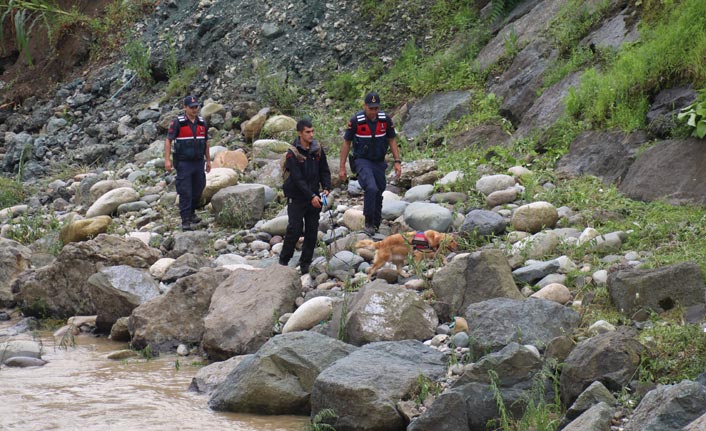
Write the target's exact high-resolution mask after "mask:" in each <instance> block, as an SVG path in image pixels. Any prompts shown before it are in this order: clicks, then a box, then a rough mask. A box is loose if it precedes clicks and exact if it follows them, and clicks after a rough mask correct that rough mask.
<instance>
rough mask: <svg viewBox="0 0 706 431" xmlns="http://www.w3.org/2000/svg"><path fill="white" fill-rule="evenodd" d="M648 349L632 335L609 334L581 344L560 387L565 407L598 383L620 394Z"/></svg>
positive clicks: (570, 356)
mask: <svg viewBox="0 0 706 431" xmlns="http://www.w3.org/2000/svg"><path fill="white" fill-rule="evenodd" d="M644 352H645V347H644V346H643V345H642V344H640V343H639V342H638V341H637V340H636V339H634V338H633V337H632V336H630V335H629V334H624V333H623V332H621V331H616V332H606V333H605V334H600V335H596V336H595V337H591V338H589V339H587V340H584V341H582V342H581V343H579V344H578V345H577V346H576V347H575V348H574V349H573V350H572V351H571V353H570V354H569V356H568V357H567V358H566V362H565V363H564V368H563V369H562V373H561V378H560V384H561V398H562V400H563V401H564V403H565V404H567V405H569V404H571V403H573V402H574V401H575V400H576V398H577V397H578V396H579V395H580V394H581V393H582V392H583V391H584V390H585V389H586V388H587V387H588V386H589V385H591V384H592V383H593V382H595V381H599V382H601V383H602V384H603V385H604V386H605V387H607V388H608V389H610V390H613V391H618V390H620V389H621V388H622V387H623V385H625V384H627V383H628V382H629V381H630V379H631V378H632V377H633V375H634V373H635V370H637V367H638V366H639V365H640V360H641V356H642V354H643V353H644Z"/></svg>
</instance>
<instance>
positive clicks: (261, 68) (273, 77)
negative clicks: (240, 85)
mask: <svg viewBox="0 0 706 431" xmlns="http://www.w3.org/2000/svg"><path fill="white" fill-rule="evenodd" d="M255 73H256V75H257V81H258V83H257V90H258V93H259V94H260V97H261V98H262V100H263V102H265V103H266V104H268V105H271V106H273V107H275V108H277V109H279V110H280V111H282V112H284V113H288V114H292V113H293V112H294V111H295V109H294V105H295V103H296V101H297V100H298V99H299V93H300V89H299V88H298V87H296V86H295V85H291V84H290V83H289V82H288V79H287V74H286V72H283V73H277V72H275V73H271V72H270V70H269V67H268V65H267V63H266V62H265V61H264V60H263V61H260V62H258V64H257V67H256V69H255Z"/></svg>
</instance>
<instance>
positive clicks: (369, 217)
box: [355, 159, 387, 228]
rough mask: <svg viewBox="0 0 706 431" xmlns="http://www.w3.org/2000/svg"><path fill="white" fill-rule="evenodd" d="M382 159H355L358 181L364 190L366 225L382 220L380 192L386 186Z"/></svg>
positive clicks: (385, 164)
mask: <svg viewBox="0 0 706 431" xmlns="http://www.w3.org/2000/svg"><path fill="white" fill-rule="evenodd" d="M385 169H387V163H385V162H384V161H381V162H374V161H372V160H367V159H355V170H356V173H357V174H358V182H359V183H360V186H361V187H362V188H363V190H364V191H365V194H364V196H363V215H364V216H365V225H366V226H375V227H376V228H377V227H379V226H380V222H382V192H384V191H385V188H386V187H387V182H386V181H385Z"/></svg>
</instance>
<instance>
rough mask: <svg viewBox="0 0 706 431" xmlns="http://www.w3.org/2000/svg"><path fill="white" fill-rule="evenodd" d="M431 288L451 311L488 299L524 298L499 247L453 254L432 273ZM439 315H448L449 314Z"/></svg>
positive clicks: (458, 310)
mask: <svg viewBox="0 0 706 431" xmlns="http://www.w3.org/2000/svg"><path fill="white" fill-rule="evenodd" d="M432 289H433V290H434V294H435V296H436V298H437V300H438V301H440V302H443V303H445V304H448V305H449V307H450V310H451V313H452V314H454V315H457V314H460V313H463V312H464V311H465V310H466V309H467V308H468V306H469V305H471V304H474V303H477V302H482V301H485V300H487V299H493V298H499V297H504V298H513V299H523V297H522V294H521V293H520V291H519V290H518V289H517V286H516V285H515V282H514V281H513V279H512V273H511V269H510V266H509V265H508V263H507V259H506V258H505V255H503V253H502V252H501V251H500V250H480V251H477V252H474V253H471V254H464V255H459V256H456V257H455V258H454V259H453V260H452V261H451V262H449V263H448V264H447V265H446V266H445V267H443V268H441V269H439V270H438V271H437V272H436V273H435V274H434V278H433V279H432ZM441 317H442V318H444V319H447V318H450V317H451V316H441Z"/></svg>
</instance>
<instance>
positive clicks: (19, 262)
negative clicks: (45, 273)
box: [0, 237, 32, 305]
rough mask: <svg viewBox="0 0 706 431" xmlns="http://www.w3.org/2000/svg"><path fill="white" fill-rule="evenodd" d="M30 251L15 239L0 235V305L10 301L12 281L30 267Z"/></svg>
mask: <svg viewBox="0 0 706 431" xmlns="http://www.w3.org/2000/svg"><path fill="white" fill-rule="evenodd" d="M31 257H32V251H31V250H30V249H29V248H27V247H25V246H23V245H22V244H20V243H19V242H17V241H13V240H11V239H6V238H2V237H0V305H3V304H9V303H11V302H12V290H11V289H10V286H11V285H12V282H13V281H14V280H15V279H16V278H17V276H18V275H20V274H21V273H22V272H23V271H25V270H26V269H29V267H30V259H31Z"/></svg>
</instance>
